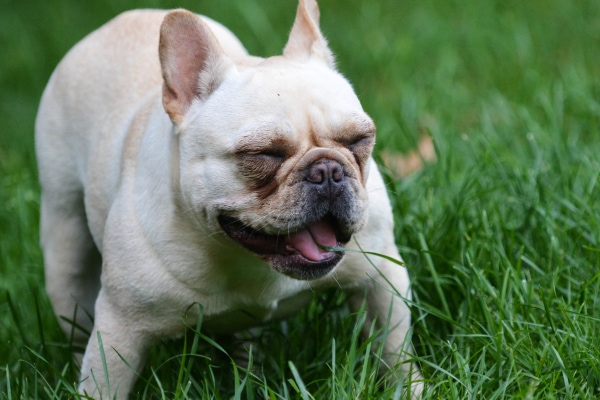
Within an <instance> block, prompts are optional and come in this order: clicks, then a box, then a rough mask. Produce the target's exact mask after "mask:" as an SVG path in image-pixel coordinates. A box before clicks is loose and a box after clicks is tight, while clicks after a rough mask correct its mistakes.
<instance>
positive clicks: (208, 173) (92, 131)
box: [36, 0, 419, 397]
mask: <svg viewBox="0 0 600 400" xmlns="http://www.w3.org/2000/svg"><path fill="white" fill-rule="evenodd" d="M163 20H164V23H163ZM161 23H162V26H161ZM159 41H160V49H159ZM159 58H160V62H159ZM374 130H375V128H374V125H373V123H372V122H371V120H370V119H369V117H368V116H367V115H366V114H365V113H364V112H363V110H362V108H361V106H360V103H359V101H358V99H357V98H356V95H355V94H354V93H353V91H352V88H351V87H350V85H349V84H348V83H347V81H346V80H345V79H344V78H343V77H341V75H339V74H338V73H337V72H336V71H335V69H334V66H333V59H332V56H331V53H330V52H329V50H328V48H327V45H326V42H325V40H324V39H323V37H322V35H321V34H320V31H319V30H318V9H317V7H316V4H314V1H312V0H307V1H301V4H300V7H299V9H298V15H297V17H296V21H295V24H294V28H293V30H292V33H291V34H290V39H289V41H288V44H287V46H286V49H285V51H284V55H283V56H279V57H272V58H268V59H260V58H256V57H251V56H248V55H247V53H246V51H245V50H244V48H243V47H242V45H241V44H240V42H239V41H238V40H237V39H236V38H235V37H234V36H233V34H232V33H231V32H229V31H228V30H227V29H226V28H224V27H223V26H221V25H219V24H217V23H215V22H214V21H211V20H209V19H206V18H204V17H202V18H200V17H197V16H195V15H193V14H191V13H188V12H185V11H182V10H180V11H175V12H172V13H170V14H167V12H163V11H148V10H147V11H134V12H128V13H125V14H122V15H121V16H119V17H117V18H115V19H114V20H113V21H111V22H109V23H108V24H106V25H105V26H103V27H102V28H100V29H99V30H97V31H96V32H94V33H92V34H91V35H89V36H88V37H87V38H86V39H84V40H83V41H82V42H81V43H79V44H78V45H77V46H76V47H75V48H73V50H71V52H70V53H69V54H68V55H67V56H66V57H65V59H64V60H63V61H62V62H61V64H60V65H59V66H58V68H57V69H56V71H55V73H54V74H53V76H52V78H51V79H50V82H49V84H48V87H47V88H46V91H45V92H44V95H43V98H42V102H41V105H40V111H39V115H38V119H37V121H36V147H37V153H38V163H39V169H40V181H41V184H42V210H41V213H42V221H41V241H42V246H43V249H44V255H45V265H46V280H47V289H48V293H49V295H50V298H51V300H52V303H53V306H54V308H55V311H56V313H57V315H60V316H63V317H66V318H67V319H69V318H74V319H75V322H76V323H77V324H79V325H80V326H82V327H84V328H87V329H88V330H90V331H92V334H91V338H90V339H89V343H88V344H87V348H86V352H85V355H84V358H83V365H82V376H81V377H82V379H83V381H82V384H81V388H80V389H81V390H82V391H86V392H87V393H89V394H91V395H93V396H100V395H101V394H104V395H106V394H107V392H108V388H107V387H106V385H105V383H106V382H107V380H106V379H105V377H104V372H103V361H102V357H101V352H100V351H99V345H98V333H100V334H101V339H102V343H103V347H104V352H105V356H106V364H107V367H108V381H109V382H110V391H111V393H110V394H111V395H112V394H113V393H114V392H117V391H118V396H119V397H126V395H127V393H128V392H129V391H130V390H131V387H132V385H133V382H134V380H135V374H134V373H133V372H132V371H131V370H130V367H129V366H127V365H126V364H125V363H124V362H123V361H122V359H121V357H122V358H123V359H125V360H127V362H128V363H129V365H130V366H133V367H134V368H138V369H139V368H140V367H141V366H142V364H143V359H144V354H145V352H146V351H147V350H148V348H149V346H151V345H152V344H153V343H154V342H155V341H156V340H158V339H160V338H163V337H174V336H178V335H181V334H182V332H183V330H184V324H183V322H182V321H183V317H184V316H185V317H186V318H187V319H188V321H190V320H193V318H194V317H195V316H197V312H198V311H197V310H198V308H194V307H190V306H191V305H193V304H200V305H201V306H202V310H203V322H202V326H203V329H206V330H209V331H215V332H224V333H227V332H233V331H236V330H239V329H244V328H247V327H250V326H255V325H258V324H261V323H263V322H264V321H267V320H269V319H273V318H283V317H286V316H289V315H290V314H293V313H294V312H296V311H298V310H299V309H300V308H301V307H303V306H304V305H306V303H307V302H308V301H309V300H310V298H311V297H312V295H311V294H312V292H314V291H315V290H319V289H321V288H326V287H332V286H333V287H341V288H343V289H346V290H349V291H351V292H352V293H353V295H352V296H351V301H352V304H353V306H354V307H355V308H357V307H358V306H359V305H360V304H361V302H362V299H363V298H364V295H365V293H366V301H367V310H368V312H369V317H370V319H373V318H376V319H377V322H378V324H379V325H378V326H384V325H385V324H386V323H389V333H388V335H387V339H386V342H385V345H384V355H385V357H386V362H387V363H388V364H390V365H391V366H392V367H393V366H394V365H395V364H396V363H397V362H399V361H402V359H403V358H404V357H405V354H406V352H408V351H409V350H410V345H409V343H408V342H407V340H406V336H407V333H408V331H409V327H410V313H409V310H408V308H407V306H406V304H405V303H404V301H403V297H409V280H408V275H407V273H406V270H405V269H404V268H403V267H401V266H399V265H397V264H394V263H392V262H390V261H388V260H386V259H384V258H377V257H371V261H368V260H367V259H366V257H365V256H364V255H363V254H360V253H357V252H347V254H345V256H343V253H341V252H333V251H329V250H328V249H327V248H324V247H323V246H327V247H337V246H342V245H343V246H346V247H348V248H353V249H356V248H357V247H356V244H355V241H354V240H350V237H353V238H354V239H355V240H356V242H357V243H358V244H359V245H360V246H361V247H362V248H363V249H365V250H368V251H373V252H378V253H382V254H385V255H387V256H390V257H393V258H395V259H400V258H399V255H398V252H397V250H396V247H395V244H394V237H393V219H392V213H391V208H390V205H389V201H388V199H387V194H386V191H385V188H384V185H383V181H382V179H381V176H380V175H379V172H378V170H377V167H376V166H375V165H374V163H373V161H372V159H371V158H370V153H371V150H372V146H373V141H374ZM342 256H343V260H341V258H342ZM100 276H101V279H100ZM390 307H393V308H392V313H391V314H390V315H391V320H390V321H388V313H389V310H390ZM76 310H77V312H76ZM194 313H196V314H194ZM90 315H93V316H95V322H94V323H93V326H92V323H91V319H90V318H89V316H90ZM62 324H63V328H64V329H65V331H67V332H71V330H72V325H71V323H67V322H64V321H63V322H62ZM367 325H369V324H367ZM367 328H368V327H367ZM92 329H93V330H92ZM78 332H79V331H78V330H75V334H76V336H75V339H76V340H79V341H80V342H83V341H85V340H87V336H86V335H84V334H83V333H78ZM113 349H114V350H116V351H114V350H113ZM117 352H118V354H117ZM409 368H410V365H409V364H404V365H403V366H402V367H401V369H402V370H404V371H405V372H407V371H408V370H409ZM92 376H93V377H94V378H95V379H92ZM417 376H418V372H414V371H413V377H417ZM415 387H416V386H415ZM417 390H419V389H418V388H417Z"/></svg>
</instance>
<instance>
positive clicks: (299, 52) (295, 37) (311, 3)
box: [283, 0, 335, 69]
mask: <svg viewBox="0 0 600 400" xmlns="http://www.w3.org/2000/svg"><path fill="white" fill-rule="evenodd" d="M283 55H284V56H285V57H288V58H294V59H308V58H310V57H316V58H318V59H321V60H322V61H324V62H325V63H326V64H327V65H328V66H329V67H331V68H333V69H335V59H334V57H333V54H332V53H331V50H329V46H328V45H327V40H325V38H324V37H323V34H322V33H321V30H320V29H319V6H318V5H317V2H316V1H315V0H300V4H298V12H297V13H296V20H295V21H294V26H293V27H292V31H291V32H290V37H289V39H288V42H287V44H286V45H285V48H284V49H283Z"/></svg>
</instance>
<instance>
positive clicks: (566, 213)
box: [0, 0, 600, 399]
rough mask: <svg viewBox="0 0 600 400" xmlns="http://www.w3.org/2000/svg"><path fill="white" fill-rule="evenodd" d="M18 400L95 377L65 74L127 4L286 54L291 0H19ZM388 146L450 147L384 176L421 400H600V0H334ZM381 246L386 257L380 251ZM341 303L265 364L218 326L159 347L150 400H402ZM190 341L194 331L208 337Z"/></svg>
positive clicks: (359, 81) (12, 133)
mask: <svg viewBox="0 0 600 400" xmlns="http://www.w3.org/2000/svg"><path fill="white" fill-rule="evenodd" d="M0 4H1V8H0V9H1V10H2V12H0V49H1V50H0V399H5V398H6V399H31V398H43V399H46V398H69V396H72V395H73V393H72V392H73V391H74V387H75V386H76V379H77V377H76V367H75V366H74V364H73V362H72V359H71V352H70V348H69V341H68V338H66V337H65V336H64V335H63V334H62V332H61V331H60V330H59V328H58V323H57V321H56V318H55V316H54V314H53V312H52V309H51V307H50V303H49V301H48V299H47V296H46V294H45V292H44V287H43V282H44V275H43V268H42V254H41V251H40V249H39V247H38V218H39V211H38V207H39V186H38V184H37V172H36V165H35V156H34V152H33V121H34V118H35V113H36V108H37V103H38V101H39V97H40V95H41V92H42V90H43V88H44V85H45V83H46V82H47V80H48V78H49V76H50V74H51V72H52V70H53V68H54V67H55V65H56V64H57V63H58V61H59V60H60V58H61V57H62V56H63V55H64V54H65V52H66V51H67V50H68V49H69V48H70V47H71V46H72V45H74V44H75V43H76V42H77V41H78V40H79V39H81V38H82V37H83V36H84V35H85V34H86V33H88V32H90V31H91V30H93V29H95V28H96V27H98V26H99V25H101V24H102V23H103V22H105V21H107V20H108V19H110V18H111V17H113V16H115V15H116V14H117V13H119V12H120V11H123V10H125V9H129V8H140V7H160V8H172V7H179V6H182V7H186V8H189V9H191V10H193V11H196V12H198V13H204V14H207V15H209V16H211V17H213V18H215V19H217V20H219V21H221V22H223V23H225V25H227V26H229V27H230V28H231V29H232V30H233V31H234V32H235V33H236V34H237V35H238V36H239V37H240V38H241V39H242V41H243V42H244V44H245V45H246V46H247V48H248V49H249V50H250V51H251V52H253V53H255V54H258V55H263V56H268V55H271V54H276V53H277V52H279V51H280V50H281V48H282V47H283V45H284V43H285V40H286V37H287V33H288V31H289V28H290V26H291V23H292V20H293V16H294V12H295V2H294V1H292V0H285V1H284V0H279V1H273V0H222V1H219V2H217V1H198V0H195V1H191V0H180V1H179V2H174V1H170V0H164V1H160V0H148V1H135V0H128V1H117V0H97V1H94V2H73V1H66V0H56V1H41V0H30V1H27V2H24V1H21V2H17V1H14V0H2V2H1V3H0ZM321 11H322V21H321V22H322V27H323V31H324V33H325V35H326V36H327V38H328V39H329V42H330V45H331V47H332V49H333V50H334V52H335V53H336V55H337V60H338V66H339V69H340V70H341V71H342V72H343V73H344V74H345V75H346V76H347V77H348V78H349V79H350V80H351V81H352V82H353V84H354V87H355V89H356V91H357V93H358V94H359V96H360V98H361V101H362V102H363V105H364V108H365V109H366V111H367V112H368V113H369V114H370V115H371V116H372V117H373V119H374V120H375V122H376V124H377V126H378V141H377V146H376V150H375V156H376V158H379V154H380V151H381V150H382V149H384V148H385V149H386V150H391V151H395V152H398V153H405V152H408V151H410V150H411V149H413V148H414V147H415V145H416V143H417V142H418V140H419V138H420V137H421V136H422V135H431V137H432V138H433V140H434V143H435V147H436V152H437V158H438V161H437V162H436V163H435V164H431V165H428V166H426V167H425V168H424V169H423V170H421V171H420V172H418V173H416V174H413V175H411V176H409V177H408V178H403V179H400V178H398V177H396V176H394V175H393V173H387V174H386V177H387V182H388V184H389V186H388V187H389V194H390V197H391V199H392V203H393V206H394V210H395V218H396V238H397V243H398V246H399V248H400V250H401V253H402V254H403V256H404V258H405V261H406V265H407V268H408V269H409V273H410V275H411V279H412V282H413V293H414V299H413V300H414V304H413V320H414V336H413V343H414V345H415V348H416V355H415V359H416V360H417V361H418V363H419V365H420V367H421V370H422V372H423V375H424V378H425V382H426V391H425V393H424V395H423V398H425V399H428V398H434V399H471V398H473V399H494V398H502V399H504V398H511V399H512V398H514V399H521V398H523V399H568V398H577V399H587V398H595V397H598V396H600V346H599V345H598V337H600V289H599V288H600V285H599V280H600V273H599V268H598V267H599V266H600V2H598V1H597V0H530V1H526V2H524V1H516V0H505V1H497V0H467V1H457V0H421V1H417V0H405V1H398V0H373V1H368V2H367V1H359V0H322V1H321ZM365 250H368V249H365ZM343 300H344V299H343V297H342V296H340V295H339V294H337V293H327V294H326V295H325V296H324V297H323V298H319V299H315V300H314V301H313V303H312V304H311V306H310V307H309V308H308V309H307V310H306V311H304V312H302V313H301V314H300V315H298V316H297V317H295V318H293V319H290V320H288V321H287V322H285V323H277V324H272V325H269V326H267V327H266V328H265V329H264V330H263V331H262V332H259V333H255V332H253V333H252V335H253V342H254V347H253V352H252V353H250V354H248V355H247V356H248V357H250V361H251V362H253V363H254V368H249V369H245V368H242V367H237V366H235V365H234V364H233V363H231V361H230V360H229V358H228V356H227V355H226V354H225V353H224V352H223V351H221V349H220V347H219V346H218V345H216V344H214V343H213V342H212V339H211V338H207V337H204V336H202V335H193V334H190V335H188V336H187V337H186V338H187V339H186V340H185V341H174V342H165V343H161V344H160V345H158V346H156V347H155V348H154V349H153V350H152V354H151V355H150V357H149V362H148V367H147V368H146V369H145V370H144V372H143V374H142V378H141V379H140V380H139V381H138V384H137V386H136V391H137V393H138V394H139V397H140V398H143V397H148V398H161V397H163V398H215V399H221V398H257V399H258V398H260V399H266V398H270V399H282V398H302V399H309V398H314V399H325V398H331V399H334V398H335V399H348V398H359V399H371V398H373V399H375V398H398V396H399V393H400V390H398V388H395V387H387V388H382V387H381V386H380V385H378V383H379V380H378V378H377V376H376V373H375V371H376V365H377V354H376V351H375V354H372V353H373V350H375V349H376V347H377V346H376V343H377V337H376V336H377V335H374V337H373V338H372V340H368V341H360V340H358V339H357V332H358V331H359V329H360V324H361V318H360V317H359V316H357V315H352V314H350V313H349V311H348V309H347V308H346V307H345V305H344V303H343ZM190 331H193V329H191V330H190Z"/></svg>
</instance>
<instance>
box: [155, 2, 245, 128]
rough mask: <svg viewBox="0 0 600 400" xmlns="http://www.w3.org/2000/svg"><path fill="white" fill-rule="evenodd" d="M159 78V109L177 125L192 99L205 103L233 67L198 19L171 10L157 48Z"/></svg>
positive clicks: (184, 12) (210, 32) (164, 22)
mask: <svg viewBox="0 0 600 400" xmlns="http://www.w3.org/2000/svg"><path fill="white" fill-rule="evenodd" d="M158 52H159V56H160V65H161V69H162V76H163V81H164V82H163V106H164V108H165V111H166V112H167V114H169V117H170V118H171V120H172V121H173V122H174V123H175V124H176V125H179V124H180V123H181V121H182V120H183V117H184V115H185V113H186V112H187V110H188V109H189V107H190V105H191V104H192V102H193V101H194V99H200V100H205V99H206V98H207V97H208V96H210V94H211V93H213V92H214V91H215V89H216V88H217V87H219V85H220V84H221V82H222V81H223V78H224V75H225V73H226V70H227V68H228V67H230V66H232V65H233V63H232V62H231V61H230V60H229V59H228V58H227V57H226V56H225V54H224V52H223V49H222V48H221V46H220V44H219V42H218V41H217V39H216V38H215V36H214V35H213V33H212V31H211V30H210V28H208V26H206V24H205V23H204V22H203V21H202V19H200V17H199V16H197V15H196V14H193V13H191V12H189V11H186V10H175V11H172V12H170V13H169V14H167V15H166V16H165V19H164V20H163V23H162V25H161V28H160V43H159V48H158Z"/></svg>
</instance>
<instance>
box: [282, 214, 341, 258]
mask: <svg viewBox="0 0 600 400" xmlns="http://www.w3.org/2000/svg"><path fill="white" fill-rule="evenodd" d="M317 243H318V244H320V245H321V246H327V247H335V246H337V244H338V243H337V239H336V237H335V232H334V231H333V228H332V227H331V225H330V224H328V223H327V222H326V221H324V220H321V221H317V222H315V223H313V224H311V225H309V226H308V227H307V228H306V229H302V230H301V231H298V232H296V233H293V234H291V235H290V236H288V237H287V240H286V244H287V245H288V246H292V247H293V248H294V249H296V250H297V251H299V252H300V253H301V254H302V255H303V256H304V257H306V258H308V259H309V260H312V261H321V260H324V259H326V258H329V257H331V256H332V255H333V253H332V252H331V251H325V250H323V249H320V248H319V246H317Z"/></svg>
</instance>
